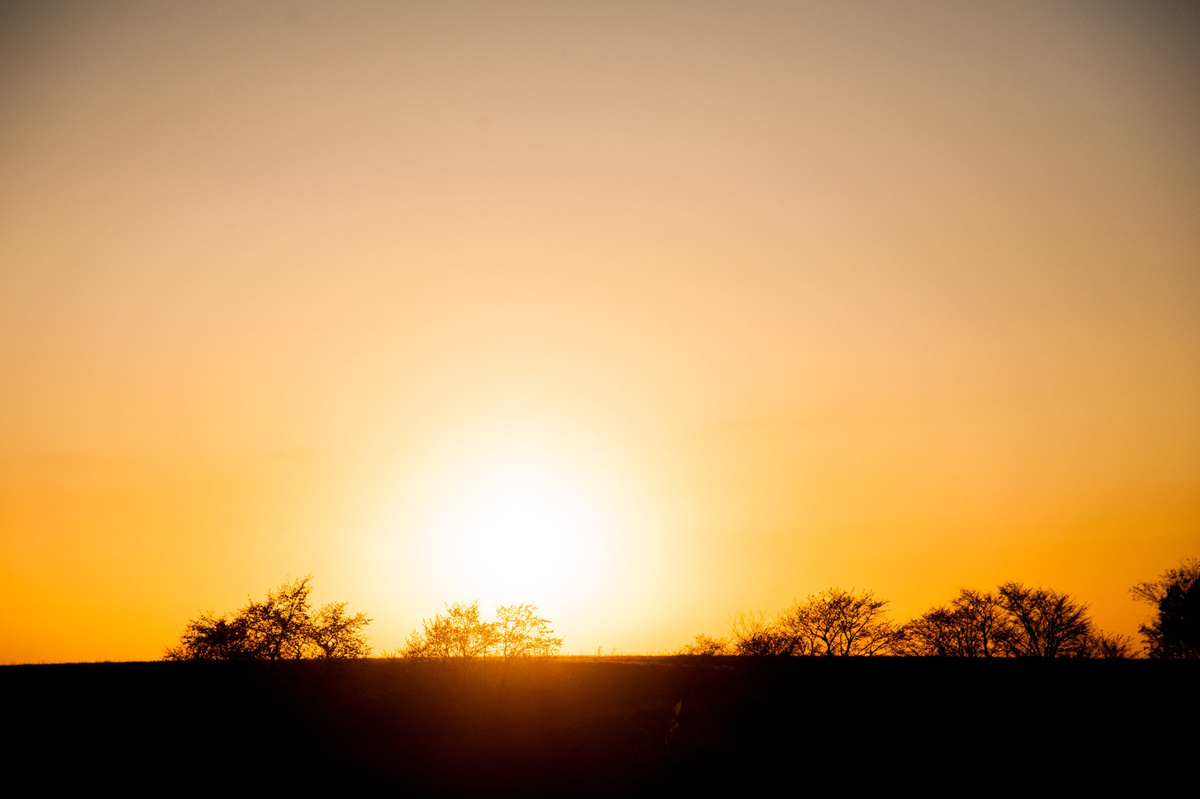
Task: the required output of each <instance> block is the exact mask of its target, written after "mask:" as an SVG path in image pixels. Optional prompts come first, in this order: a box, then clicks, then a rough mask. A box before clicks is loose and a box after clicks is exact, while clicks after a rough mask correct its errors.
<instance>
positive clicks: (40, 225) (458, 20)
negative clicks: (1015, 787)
mask: <svg viewBox="0 0 1200 799" xmlns="http://www.w3.org/2000/svg"><path fill="white" fill-rule="evenodd" d="M1198 20H1200V15H1198V14H1197V12H1196V11H1195V10H1194V9H1189V8H1187V7H1186V6H1185V5H1184V4H1179V5H1176V4H1172V3H1154V2H1139V3H1118V2H1112V3H1106V2H1079V3H1073V2H1060V3H1046V2H1032V3H1024V2H994V3H993V2H977V3H971V2H944V3H943V2H914V3H907V2H906V3H882V2H879V3H855V2H837V3H833V2H830V3H803V2H792V3H786V2H738V3H711V2H710V3H703V2H651V3H647V2H631V3H621V2H594V3H592V2H564V1H558V2H493V3H452V2H437V3H398V2H397V3H393V2H387V3H385V2H339V3H332V2H330V3H322V2H311V3H306V2H296V3H290V2H289V3H284V2H279V3H270V2H265V3H240V2H177V3H161V4H152V3H132V2H130V3H124V2H78V3H62V2H26V3H6V4H5V5H4V6H3V7H2V9H0V381H2V382H0V662H28V661H39V660H46V661H63V660H99V659H112V660H143V659H154V658H158V657H160V656H161V654H162V651H163V648H164V647H165V646H166V645H167V644H170V643H172V642H173V641H174V640H175V639H176V637H177V635H178V632H179V630H180V629H181V628H182V626H183V624H184V623H185V622H186V620H187V619H188V618H190V617H193V616H195V615H197V614H198V613H199V612H201V611H204V610H215V611H218V612H221V611H229V610H234V609H236V608H237V607H239V606H240V605H242V604H243V603H244V602H245V601H246V598H247V595H252V596H254V597H256V598H257V597H261V596H262V595H263V594H264V593H265V592H266V590H267V589H268V588H271V587H273V586H276V585H278V584H279V583H281V582H282V581H283V580H284V578H285V577H287V576H288V575H291V576H298V575H303V574H306V573H308V572H312V573H313V574H314V580H315V599H316V600H317V601H318V602H328V601H335V600H347V601H349V603H350V606H349V609H350V610H351V611H352V612H353V611H358V610H362V611H366V612H367V613H368V614H369V615H371V616H372V617H373V618H374V620H375V621H374V623H373V624H372V625H371V627H370V632H371V634H372V636H371V637H372V643H373V644H374V645H375V647H376V648H377V650H380V649H394V648H396V647H399V646H401V645H402V644H403V640H404V637H405V636H406V635H407V633H408V632H409V631H410V630H411V629H412V628H414V627H416V626H418V625H419V624H420V621H421V618H422V617H429V616H432V615H433V614H434V613H436V612H439V611H440V610H442V608H443V603H445V602H453V601H460V600H470V599H473V598H479V599H481V600H482V602H483V604H484V606H485V607H486V606H490V605H494V604H495V602H496V601H521V600H533V601H536V602H537V603H538V604H539V606H540V607H541V610H542V612H543V613H544V614H545V615H546V616H548V617H550V618H551V619H553V620H554V621H555V622H556V627H557V630H558V632H559V633H561V634H563V635H565V636H566V645H565V649H564V651H566V652H568V653H587V652H595V650H596V648H597V647H603V648H604V650H605V651H606V652H608V651H611V650H613V649H615V650H617V651H624V652H657V651H663V650H666V649H670V648H674V647H676V646H678V645H680V644H683V643H685V642H686V641H688V640H689V639H690V638H691V637H692V636H693V635H694V634H696V633H698V632H706V633H710V634H714V635H719V634H724V633H725V632H726V627H725V622H724V619H725V618H726V616H727V615H728V614H729V613H730V612H734V611H739V610H740V611H745V610H751V609H755V608H762V609H765V610H768V611H770V612H775V611H778V610H781V609H783V608H784V607H785V606H787V605H788V604H790V603H791V601H792V600H793V599H794V598H797V597H798V598H803V597H804V596H805V595H807V594H809V593H815V592H817V591H820V590H822V589H825V588H828V587H830V586H835V585H836V586H841V587H843V588H851V587H853V588H859V589H873V590H874V591H875V592H876V593H877V594H878V595H880V596H882V597H884V598H887V599H889V600H891V606H890V608H891V611H892V616H893V618H895V619H896V620H898V621H900V620H905V619H907V618H910V617H912V616H914V615H917V614H919V613H921V612H923V611H924V610H926V609H927V608H928V607H929V606H931V605H933V604H941V603H945V602H947V601H948V600H949V599H950V598H951V597H952V596H953V595H954V594H955V592H956V591H957V589H958V588H959V587H976V588H989V587H992V586H994V585H996V584H997V583H999V582H1002V581H1006V580H1019V581H1023V582H1026V583H1030V584H1041V585H1045V586H1049V587H1054V588H1057V589H1060V590H1065V591H1070V592H1072V593H1075V594H1077V595H1078V596H1079V597H1080V598H1082V599H1083V600H1085V601H1087V602H1088V603H1090V605H1091V608H1092V611H1093V614H1094V616H1095V618H1096V619H1097V621H1098V622H1099V623H1100V624H1101V626H1103V627H1104V628H1106V629H1110V630H1113V631H1116V632H1123V633H1127V634H1131V635H1132V634H1135V633H1136V627H1137V624H1138V622H1139V620H1140V619H1141V618H1142V617H1143V615H1144V608H1143V607H1142V606H1139V605H1137V604H1136V603H1135V602H1134V601H1133V600H1132V598H1131V597H1130V596H1129V594H1128V589H1129V587H1130V586H1131V585H1133V584H1134V583H1136V582H1139V581H1142V580H1148V579H1152V578H1154V577H1155V576H1157V575H1158V574H1159V573H1161V572H1162V571H1163V570H1164V569H1166V568H1168V567H1171V566H1173V565H1175V564H1177V563H1178V561H1179V559H1180V558H1181V557H1183V556H1187V555H1190V556H1197V555H1200V24H1198Z"/></svg>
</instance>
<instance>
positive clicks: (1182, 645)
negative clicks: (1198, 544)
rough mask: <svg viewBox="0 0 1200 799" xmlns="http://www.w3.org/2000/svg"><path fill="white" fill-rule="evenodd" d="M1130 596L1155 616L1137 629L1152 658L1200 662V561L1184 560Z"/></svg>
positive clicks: (1143, 584) (1142, 585)
mask: <svg viewBox="0 0 1200 799" xmlns="http://www.w3.org/2000/svg"><path fill="white" fill-rule="evenodd" d="M1129 590H1130V592H1131V593H1132V594H1133V595H1134V596H1135V597H1136V598H1138V599H1140V600H1142V601H1143V602H1146V603H1148V604H1150V605H1152V606H1153V607H1154V608H1155V611H1156V613H1155V615H1154V617H1153V618H1152V619H1151V620H1150V623H1149V624H1143V625H1141V626H1140V627H1139V628H1138V632H1140V633H1141V634H1142V638H1143V640H1144V641H1145V643H1146V653H1147V654H1148V655H1149V656H1150V657H1152V658H1200V559H1197V558H1185V559H1184V560H1182V561H1181V562H1180V564H1179V566H1178V568H1174V569H1167V570H1166V571H1165V572H1163V573H1162V576H1160V577H1159V578H1158V579H1157V580H1154V581H1151V582H1145V583H1138V584H1137V585H1135V586H1134V587H1133V588H1131V589H1129Z"/></svg>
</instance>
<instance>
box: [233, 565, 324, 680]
mask: <svg viewBox="0 0 1200 799" xmlns="http://www.w3.org/2000/svg"><path fill="white" fill-rule="evenodd" d="M311 583H312V575H311V574H308V575H306V576H304V577H301V578H299V579H297V580H288V581H286V582H284V584H283V585H281V586H279V588H278V589H276V590H273V591H268V592H267V599H266V601H264V602H253V601H251V602H250V604H248V605H246V607H245V608H243V609H242V611H241V615H242V616H244V617H245V618H246V619H247V622H248V624H249V626H250V636H251V639H252V641H253V646H254V648H255V650H256V652H258V656H259V657H260V658H262V659H264V660H280V659H288V660H294V659H297V658H302V657H304V655H305V647H306V646H307V645H308V644H309V642H310V640H311V633H312V603H311V602H310V601H309V594H311V593H312V585H311Z"/></svg>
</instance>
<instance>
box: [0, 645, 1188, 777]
mask: <svg viewBox="0 0 1200 799" xmlns="http://www.w3.org/2000/svg"><path fill="white" fill-rule="evenodd" d="M1198 682H1200V664H1197V663H1181V662H1151V661H1057V662H1045V663H1037V662H1030V661H1012V660H1007V661H940V660H930V659H915V658H912V659H889V658H874V659H852V660H848V661H825V660H809V659H800V658H793V659H787V660H767V661H754V660H748V659H739V658H699V657H696V658H627V659H607V658H606V659H599V660H597V659H576V658H560V659H553V660H545V661H530V662H526V663H520V664H517V665H515V666H513V667H512V668H511V669H510V670H509V671H508V672H507V674H505V671H504V669H503V668H502V667H501V665H500V664H498V663H486V664H482V663H473V664H471V666H470V668H469V669H468V670H467V671H466V672H465V673H464V671H463V669H462V667H461V664H447V665H440V664H422V663H409V662H404V661H388V660H368V661H356V662H355V661H346V662H317V661H309V662H289V663H275V664H270V663H260V664H219V663H208V664H205V663H125V664H80V665H59V666H46V665H42V666H6V667H2V668H0V691H2V692H3V693H2V696H3V703H4V708H5V719H6V722H7V724H6V725H5V726H6V727H7V728H8V729H9V730H10V731H11V732H13V733H16V735H17V736H18V740H17V743H16V745H15V746H12V745H9V746H8V747H7V748H6V751H5V756H4V760H5V761H7V764H8V765H7V768H6V771H7V774H8V776H9V778H10V780H11V779H13V778H14V777H15V776H17V775H22V774H24V775H30V776H32V777H33V781H32V783H30V787H31V788H33V789H34V791H35V792H37V793H50V792H54V793H59V792H61V790H62V789H64V788H70V789H86V790H94V789H96V788H99V787H112V788H116V789H117V790H118V791H121V792H122V793H126V794H146V793H151V792H154V793H160V792H167V793H175V792H179V791H183V792H193V791H196V790H199V791H204V792H209V791H218V792H222V793H223V792H227V791H228V792H233V793H235V794H238V795H241V794H245V793H248V792H250V791H259V790H265V791H270V792H271V793H276V792H284V791H290V792H297V793H299V795H311V794H314V793H318V792H327V791H336V792H338V793H346V792H351V791H359V790H363V789H369V790H372V791H378V792H381V793H382V794H384V795H397V794H401V795H402V794H413V795H468V794H487V795H489V796H503V795H517V794H520V795H523V796H531V795H534V796H551V795H555V796H557V795H561V796H569V795H613V796H620V795H665V794H673V793H678V792H685V793H693V792H696V793H700V794H701V795H706V794H708V793H709V790H708V789H718V790H727V791H731V792H733V793H734V794H737V795H745V794H753V793H759V792H763V793H769V794H771V795H777V794H781V793H782V794H784V795H789V796H794V795H798V794H811V793H816V792H819V793H828V792H835V793H839V794H841V793H852V794H859V793H861V792H863V791H864V790H868V791H869V790H873V789H874V790H886V791H889V792H891V791H896V792H900V791H903V790H904V789H905V788H907V787H908V786H912V787H915V788H917V789H918V790H925V791H928V790H932V791H934V792H937V793H951V792H953V793H965V794H975V793H980V792H983V793H988V794H990V793H993V792H1001V791H1003V792H1020V793H1026V792H1032V793H1036V794H1043V793H1045V792H1047V791H1050V790H1053V789H1055V788H1060V789H1061V788H1066V789H1069V790H1070V791H1071V792H1072V793H1076V792H1078V791H1080V790H1081V789H1086V788H1088V787H1100V786H1103V787H1106V788H1109V789H1112V788H1120V787H1122V786H1129V787H1137V788H1139V789H1140V790H1145V789H1146V788H1148V787H1151V786H1167V785H1170V784H1171V783H1173V782H1175V781H1176V778H1177V777H1180V776H1183V777H1184V779H1185V780H1189V782H1190V779H1191V778H1190V776H1188V775H1192V774H1194V770H1195V763H1196V760H1197V758H1198V757H1200V756H1198V755H1197V752H1198V751H1200V740H1198V737H1197V719H1198V717H1200V716H1198V713H1197V711H1198V710H1200V703H1198V701H1197V695H1198V688H1200V685H1198ZM680 701H682V703H683V704H682V713H681V714H680V717H679V731H678V737H677V739H676V740H677V746H674V747H672V748H670V749H669V748H668V747H667V746H666V745H665V738H666V734H667V730H668V726H669V724H670V720H671V716H672V709H673V707H674V706H675V704H676V703H677V702H680ZM17 782H18V783H20V782H24V780H17Z"/></svg>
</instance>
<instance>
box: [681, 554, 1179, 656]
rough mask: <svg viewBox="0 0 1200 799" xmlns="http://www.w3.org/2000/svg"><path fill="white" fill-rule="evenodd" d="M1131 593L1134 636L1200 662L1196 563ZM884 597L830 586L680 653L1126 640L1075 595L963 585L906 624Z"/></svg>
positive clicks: (1119, 651)
mask: <svg viewBox="0 0 1200 799" xmlns="http://www.w3.org/2000/svg"><path fill="white" fill-rule="evenodd" d="M1130 590H1131V593H1132V594H1133V595H1134V597H1135V598H1136V599H1138V600H1141V601H1144V602H1146V603H1148V604H1150V605H1151V606H1153V607H1154V609H1155V613H1154V615H1153V616H1152V618H1151V621H1150V622H1149V623H1147V624H1143V625H1142V626H1141V627H1140V628H1139V631H1140V633H1141V635H1142V638H1143V642H1144V645H1145V650H1144V651H1145V653H1146V654H1147V655H1149V656H1150V657H1152V658H1197V657H1200V560H1197V559H1191V560H1184V561H1183V562H1182V563H1181V565H1180V566H1179V567H1178V568H1175V569H1169V570H1167V571H1166V572H1164V573H1163V575H1162V576H1161V577H1159V579H1157V580H1154V581H1151V582H1146V583H1139V584H1138V585H1136V586H1134V587H1133V588H1132V589H1130ZM887 604H888V602H887V600H885V599H880V598H878V597H876V596H875V595H874V593H872V592H871V591H862V592H856V591H845V590H842V589H840V588H830V589H828V590H826V591H822V592H821V593H819V594H813V595H809V596H808V598H807V599H805V601H803V602H796V603H794V604H793V605H792V607H790V608H788V609H787V610H784V611H783V612H781V613H779V614H778V615H777V616H775V617H773V618H771V617H768V616H767V614H766V613H764V612H761V611H759V612H753V613H737V614H734V615H732V616H731V617H730V618H729V627H730V635H729V636H728V637H725V638H712V637H710V636H707V635H697V636H696V637H695V639H694V640H693V642H692V643H690V644H687V645H685V646H683V647H681V648H680V649H679V650H677V652H676V654H683V655H754V656H788V655H815V656H828V657H847V656H855V655H900V656H906V655H907V656H935V657H1020V658H1058V657H1085V658H1125V657H1133V656H1135V654H1137V653H1136V650H1135V647H1134V641H1133V639H1132V638H1130V637H1129V636H1127V635H1120V634H1114V633H1107V632H1104V631H1103V630H1101V629H1100V628H1099V627H1098V626H1097V625H1096V624H1095V622H1094V621H1093V620H1092V618H1091V617H1090V615H1089V614H1088V610H1087V605H1086V604H1084V603H1083V602H1081V601H1080V600H1079V599H1077V598H1076V597H1074V596H1071V595H1070V594H1066V593H1063V592H1060V591H1055V590H1052V589H1046V588H1030V587H1027V586H1025V585H1022V584H1021V583H1017V582H1008V583H1004V584H1002V585H1000V586H998V587H997V588H996V589H995V590H994V591H977V590H973V589H965V588H964V589H962V590H960V591H959V593H958V596H956V597H954V598H953V599H952V600H951V601H950V603H949V604H946V605H938V606H935V607H932V608H930V609H929V610H927V611H926V612H925V613H923V614H922V615H921V616H919V617H917V618H916V619H913V620H911V621H909V622H907V623H904V624H897V623H895V622H893V621H892V620H891V619H889V618H888V617H887V613H886V607H887Z"/></svg>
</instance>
